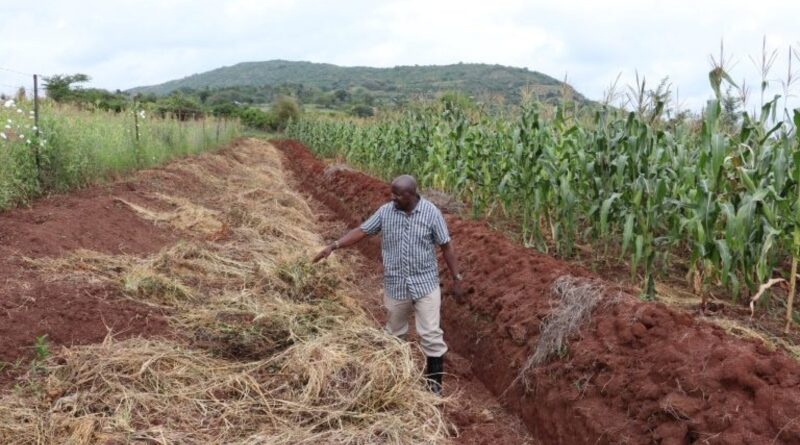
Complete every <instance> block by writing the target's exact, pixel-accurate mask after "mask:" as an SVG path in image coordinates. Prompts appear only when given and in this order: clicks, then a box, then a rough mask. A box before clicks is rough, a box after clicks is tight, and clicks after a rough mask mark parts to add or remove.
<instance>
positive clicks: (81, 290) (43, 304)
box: [0, 183, 173, 382]
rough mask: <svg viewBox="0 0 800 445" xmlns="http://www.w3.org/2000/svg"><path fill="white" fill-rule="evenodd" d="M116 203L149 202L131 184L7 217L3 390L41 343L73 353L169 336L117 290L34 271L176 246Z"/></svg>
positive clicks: (1, 269)
mask: <svg viewBox="0 0 800 445" xmlns="http://www.w3.org/2000/svg"><path fill="white" fill-rule="evenodd" d="M115 197H122V198H124V199H128V200H131V201H134V202H141V201H142V200H143V199H144V198H142V197H141V194H140V193H138V192H137V191H136V187H135V185H134V184H132V183H127V184H116V185H113V186H108V187H102V186H95V187H91V188H88V189H85V190H82V191H79V192H76V193H73V194H69V195H60V196H54V197H51V198H47V199H42V200H40V201H38V202H36V203H34V204H33V205H32V206H31V207H29V208H21V209H15V210H11V211H7V212H2V213H0V309H2V310H0V362H4V363H5V365H4V366H3V368H4V369H3V370H2V371H0V382H7V381H8V380H9V379H10V378H11V377H12V376H13V375H14V374H16V373H15V372H14V371H15V369H14V368H15V366H14V364H15V363H16V362H17V361H18V360H22V361H23V362H24V361H26V360H27V359H29V358H30V357H32V355H33V352H34V349H33V344H34V341H35V339H36V337H38V336H43V335H45V334H46V335H47V340H48V342H49V343H50V344H51V345H71V344H87V343H94V342H98V341H102V340H103V338H105V337H106V335H108V334H109V333H110V332H113V333H114V334H115V335H117V336H118V337H119V338H125V337H128V336H135V335H139V334H142V333H145V334H149V335H160V334H164V333H165V332H166V331H167V330H168V327H167V322H166V319H165V317H163V314H162V313H161V311H158V310H154V309H152V308H151V307H148V306H145V305H142V304H138V303H134V302H132V301H130V300H127V299H124V298H123V297H122V296H121V295H120V290H119V289H118V286H112V285H109V284H107V283H88V282H80V281H73V280H67V279H63V278H57V277H51V276H48V275H47V274H43V273H42V272H41V271H39V270H35V269H34V268H33V267H32V266H31V264H30V263H29V260H30V259H38V258H48V257H60V256H62V255H64V254H67V253H69V252H72V251H75V250H77V249H89V250H94V251H98V252H103V253H108V254H120V253H126V254H132V255H145V254H148V253H152V252H156V251H157V250H158V249H159V248H161V247H162V246H163V245H165V244H168V243H170V242H172V240H173V235H172V233H170V232H169V231H167V230H165V229H162V228H159V227H156V226H155V225H153V224H152V223H151V222H148V221H145V220H143V219H141V218H139V217H137V216H136V215H135V214H134V212H133V211H132V210H131V209H130V208H129V207H128V206H125V205H123V204H121V203H119V202H118V201H115ZM16 368H19V367H16Z"/></svg>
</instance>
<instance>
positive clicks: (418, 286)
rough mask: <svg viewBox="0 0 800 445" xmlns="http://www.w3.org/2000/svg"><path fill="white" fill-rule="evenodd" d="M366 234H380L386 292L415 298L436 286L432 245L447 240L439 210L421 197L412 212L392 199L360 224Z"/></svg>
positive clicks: (436, 278) (447, 235)
mask: <svg viewBox="0 0 800 445" xmlns="http://www.w3.org/2000/svg"><path fill="white" fill-rule="evenodd" d="M361 230H363V231H364V232H365V233H367V234H368V235H376V234H378V233H381V236H382V239H381V253H382V255H383V276H384V287H385V289H386V294H387V295H388V296H389V297H391V298H394V299H396V300H406V299H409V298H411V299H414V300H416V299H418V298H422V297H424V296H425V295H428V294H429V293H431V292H432V291H433V290H434V289H435V288H436V287H438V286H439V265H438V263H437V262H436V251H435V246H441V245H444V244H447V243H449V242H450V234H449V233H448V231H447V224H446V223H445V221H444V217H443V216H442V212H441V211H439V209H438V208H436V206H435V205H434V204H433V203H431V202H430V201H428V200H427V199H425V198H420V200H419V201H418V202H417V206H416V207H415V208H414V210H412V211H411V214H410V215H409V214H407V213H406V212H404V211H402V210H400V209H398V208H396V207H395V205H394V203H393V202H389V203H386V204H384V205H383V206H381V207H380V208H379V209H378V210H377V211H376V212H375V213H374V214H373V215H372V216H371V217H370V218H369V219H368V220H366V221H365V222H364V224H362V225H361Z"/></svg>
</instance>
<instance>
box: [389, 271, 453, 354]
mask: <svg viewBox="0 0 800 445" xmlns="http://www.w3.org/2000/svg"><path fill="white" fill-rule="evenodd" d="M383 304H384V306H385V307H386V311H387V313H388V320H387V321H386V328H385V329H386V332H387V333H388V334H389V335H394V336H397V337H402V336H404V335H405V334H406V333H407V332H408V317H409V316H410V315H411V311H412V310H413V311H414V318H415V320H416V327H417V335H419V338H420V346H421V347H422V352H424V353H425V356H426V357H441V356H443V355H444V353H445V352H447V345H446V344H445V342H444V332H443V331H442V328H441V327H440V326H439V321H440V309H441V307H442V293H441V291H440V290H439V286H436V289H434V290H433V291H432V292H431V293H429V294H428V295H425V296H424V297H422V298H419V299H417V300H412V299H410V298H409V299H407V300H395V299H394V298H392V297H390V296H388V295H384V296H383Z"/></svg>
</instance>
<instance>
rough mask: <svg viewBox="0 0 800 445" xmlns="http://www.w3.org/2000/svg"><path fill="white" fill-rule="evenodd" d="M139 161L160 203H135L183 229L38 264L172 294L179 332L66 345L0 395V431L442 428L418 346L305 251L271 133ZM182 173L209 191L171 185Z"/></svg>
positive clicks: (231, 439)
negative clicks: (117, 252)
mask: <svg viewBox="0 0 800 445" xmlns="http://www.w3.org/2000/svg"><path fill="white" fill-rule="evenodd" d="M145 175H149V177H148V178H147V180H148V181H149V182H150V183H153V184H159V183H162V184H163V187H164V191H163V193H161V194H158V195H154V197H157V198H159V199H160V200H161V201H162V202H163V203H165V205H164V206H160V208H161V209H160V210H159V209H152V208H145V207H143V206H140V205H136V204H133V203H127V204H128V205H130V206H131V208H132V209H134V210H135V211H137V212H138V213H139V214H140V215H142V216H143V217H145V218H149V219H151V220H153V221H156V222H157V223H159V224H170V225H171V226H173V227H174V228H175V230H178V231H180V232H181V233H183V234H184V235H185V236H184V238H185V241H183V242H181V243H178V244H176V245H174V246H169V247H167V248H165V249H164V250H162V251H161V252H159V253H158V254H156V255H153V256H151V257H149V258H137V257H129V256H109V255H103V254H99V253H97V252H89V251H76V252H74V253H73V254H72V255H71V256H69V257H66V258H60V259H55V260H31V263H32V264H33V265H34V266H36V267H39V268H42V269H46V270H48V271H50V272H52V273H53V274H54V275H59V276H62V277H63V276H65V275H66V276H69V277H70V278H71V279H75V280H101V281H108V282H113V283H116V284H117V285H118V286H119V288H120V289H121V291H122V292H124V294H125V295H126V296H127V297H128V298H131V299H135V300H137V301H141V302H143V303H146V304H151V305H156V306H159V307H166V308H169V309H170V313H171V314H172V315H171V317H172V320H171V321H172V323H173V325H174V327H175V330H176V331H177V332H178V333H180V334H181V335H180V336H178V338H177V339H141V338H140V339H130V340H125V341H117V340H115V339H114V338H113V337H109V338H107V339H106V341H105V342H104V343H102V344H96V345H90V346H81V347H71V348H64V349H63V350H62V351H60V352H59V353H57V354H55V355H54V356H52V357H50V358H49V359H48V360H47V361H46V362H45V363H44V365H43V366H38V367H37V368H36V370H35V371H33V370H32V371H31V372H30V373H29V374H28V375H27V376H26V377H25V379H24V380H22V381H21V384H20V386H19V388H20V389H18V390H17V391H15V392H13V393H11V394H6V395H4V396H3V397H2V399H0V443H24V444H43V443H72V444H88V443H130V442H142V443H158V444H172V443H176V444H177V443H181V444H194V443H198V444H199V443H203V444H218V443H239V444H256V443H259V444H260V443H269V444H300V443H308V444H312V443H313V444H326V443H330V444H333V443H336V444H339V443H354V444H358V443H398V444H399V443H415V444H418V443H444V442H447V436H448V429H449V428H451V426H450V425H448V424H446V422H445V421H444V418H443V415H442V413H441V410H440V407H441V404H442V401H441V400H440V399H438V398H437V397H434V396H432V395H431V394H429V393H428V391H427V390H426V388H425V385H424V384H423V381H422V377H421V370H420V369H419V368H418V367H417V365H416V364H415V361H414V354H415V353H416V352H415V351H414V350H413V349H412V348H411V346H410V345H409V344H407V343H403V342H400V341H398V340H396V339H394V338H391V337H388V336H386V335H385V334H384V333H383V332H381V331H380V330H378V329H376V328H374V327H372V323H371V321H370V320H369V319H368V318H367V317H366V316H365V314H364V313H363V312H362V311H361V310H360V309H359V308H358V306H357V304H355V303H354V302H352V300H350V299H349V297H348V296H347V294H348V292H349V290H350V285H349V284H348V280H347V278H348V276H349V273H350V272H349V271H348V269H347V267H345V266H344V265H342V264H341V263H338V262H337V261H335V260H334V261H331V262H327V263H325V264H322V265H313V266H312V265H310V264H309V263H308V260H307V259H308V258H309V257H310V256H311V254H312V253H313V252H315V251H317V250H318V249H319V248H320V247H321V239H320V238H319V236H318V235H316V233H315V223H314V217H313V214H312V212H311V210H310V209H309V207H308V205H307V204H306V202H305V201H304V200H303V199H302V198H301V197H300V196H299V195H297V194H296V193H294V192H293V191H291V190H290V189H289V187H288V185H287V183H286V178H285V177H284V176H283V172H282V169H281V165H280V158H279V156H278V154H277V152H276V151H275V150H274V148H272V147H271V146H269V145H267V144H264V143H259V142H255V141H247V142H245V143H244V144H243V145H242V146H240V147H237V149H236V151H235V152H228V153H221V154H216V155H206V156H203V157H201V158H198V159H195V160H192V161H180V162H179V163H176V164H173V166H171V167H170V168H169V169H168V170H163V171H162V170H156V171H150V172H146V173H145ZM176 176H177V177H191V178H193V180H195V181H197V182H199V183H200V185H201V187H202V188H203V190H204V193H201V194H200V195H201V196H205V197H207V198H206V199H204V200H198V199H197V198H192V197H188V196H171V195H169V194H167V193H166V192H167V190H169V188H170V181H169V178H174V177H176ZM159 180H161V182H159ZM195 185H196V184H195ZM164 209H167V210H164Z"/></svg>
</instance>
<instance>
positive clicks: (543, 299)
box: [276, 140, 800, 444]
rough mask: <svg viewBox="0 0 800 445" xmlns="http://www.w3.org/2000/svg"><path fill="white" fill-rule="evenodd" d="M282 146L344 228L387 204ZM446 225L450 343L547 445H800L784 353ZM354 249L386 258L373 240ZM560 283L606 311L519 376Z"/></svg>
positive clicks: (795, 385)
mask: <svg viewBox="0 0 800 445" xmlns="http://www.w3.org/2000/svg"><path fill="white" fill-rule="evenodd" d="M276 145H277V146H278V147H279V148H280V149H281V150H282V151H283V152H284V153H285V154H286V159H287V161H288V166H289V167H291V169H292V170H293V171H294V172H295V175H296V177H297V178H298V180H300V181H301V186H302V188H303V190H305V191H306V192H307V193H309V194H311V195H312V196H314V197H315V198H316V199H318V200H319V201H321V202H323V203H324V204H325V205H326V206H328V208H330V209H331V211H332V212H333V213H334V214H335V215H337V216H338V218H339V220H341V221H342V222H344V224H345V225H346V226H347V227H354V226H356V225H357V224H359V223H360V222H361V221H363V220H364V219H365V218H367V217H368V216H369V215H370V214H371V213H372V212H373V211H374V210H375V209H377V207H378V206H380V205H381V204H383V203H385V202H386V201H387V200H388V196H389V187H388V185H387V184H386V183H384V182H382V181H380V180H377V179H375V178H372V177H369V176H367V175H364V174H363V173H359V172H357V171H352V170H347V169H326V164H325V163H324V162H323V161H321V160H318V159H316V158H315V157H314V156H313V155H312V154H311V152H310V151H309V150H308V149H307V148H306V147H305V146H303V145H302V144H300V143H298V142H296V141H291V140H282V141H277V142H276ZM446 218H447V222H448V226H449V228H450V231H451V234H452V235H453V239H454V241H453V242H454V244H455V248H456V252H457V253H458V255H459V256H460V259H461V262H462V267H463V268H464V270H465V273H466V279H465V286H466V287H467V288H468V291H469V294H470V297H469V301H468V303H466V304H463V305H458V304H456V303H455V302H454V301H453V299H452V298H448V292H447V291H448V289H447V286H448V285H449V280H448V279H446V278H443V279H442V281H443V283H444V286H445V293H444V298H443V309H442V316H443V327H444V329H445V335H446V340H447V341H448V343H449V345H450V347H451V350H453V351H455V352H456V353H458V354H460V356H461V357H463V358H464V359H465V360H466V362H468V363H470V364H471V366H470V369H471V373H472V374H474V375H475V376H476V377H477V378H479V379H480V380H481V381H482V382H483V383H484V384H485V385H486V387H487V388H489V389H490V390H491V391H492V392H493V393H494V394H495V395H496V396H498V398H500V399H501V400H502V401H503V402H504V403H505V404H506V406H507V407H508V408H509V409H510V410H512V411H513V412H515V413H517V414H519V415H520V416H521V418H522V419H523V421H524V422H525V424H526V425H527V427H528V429H529V431H530V432H531V433H532V435H533V436H535V437H536V438H537V439H538V440H541V441H542V443H548V444H551V443H552V444H612V443H629V444H648V443H653V444H689V443H704V444H705V443H708V444H777V443H781V444H800V404H798V403H797V401H798V400H800V364H799V363H798V362H796V361H795V360H793V359H791V358H789V357H788V356H787V355H786V354H785V353H783V352H781V351H772V350H769V349H768V348H767V347H766V346H764V345H763V344H762V343H760V342H757V341H755V340H746V339H741V338H736V337H733V336H731V335H728V334H726V333H725V332H724V330H723V329H721V328H720V327H718V326H715V325H712V324H710V323H707V322H704V321H701V320H697V319H695V318H693V317H692V316H691V315H689V314H686V313H683V312H679V311H677V310H675V309H672V308H669V307H667V306H665V305H663V304H661V303H646V302H642V301H639V300H638V299H636V298H634V297H632V296H630V295H627V294H626V293H625V292H624V291H623V290H622V289H620V288H619V287H617V286H614V285H612V284H610V283H605V282H603V280H601V279H599V278H597V277H594V276H592V274H590V273H588V272H587V271H585V270H582V269H580V268H577V267H574V266H570V265H568V264H565V263H563V262H560V261H557V260H554V259H552V258H550V257H547V256H545V255H541V254H538V253H536V252H534V251H532V250H530V249H526V248H524V247H523V246H520V245H517V244H514V243H512V242H510V241H509V240H508V239H506V238H505V237H504V236H502V235H501V234H498V233H496V232H494V231H493V230H491V229H490V228H489V227H488V226H487V225H486V224H485V222H481V221H475V220H465V219H461V218H459V217H458V216H455V215H451V214H446ZM359 250H360V251H361V252H362V253H363V254H364V255H365V256H366V257H367V258H369V259H371V260H372V261H379V259H380V245H379V240H378V239H371V240H368V241H367V242H364V243H361V245H360V246H359ZM442 270H444V267H443V265H442ZM564 277H567V278H569V277H572V278H570V279H571V280H572V282H578V283H580V282H584V283H592V285H593V286H594V287H595V288H599V289H600V290H599V291H597V292H598V295H597V299H598V300H600V303H599V304H597V306H596V308H595V309H594V312H593V313H592V314H591V318H590V319H589V320H588V321H587V322H586V323H585V324H584V325H583V326H582V327H581V328H580V330H579V333H578V335H573V336H572V337H570V339H571V341H570V342H569V343H568V345H567V346H566V347H563V348H561V349H559V350H558V351H556V352H557V354H555V356H554V357H550V358H548V359H547V360H544V361H543V362H542V363H539V364H538V365H537V366H533V367H531V368H529V369H528V371H527V372H524V373H522V369H523V368H524V367H525V365H526V363H528V360H529V358H530V357H531V355H532V354H533V353H534V351H535V350H536V348H537V346H538V345H539V341H540V339H541V337H542V330H543V328H544V327H545V326H546V323H547V321H548V320H552V318H548V317H552V316H554V315H557V314H558V309H559V303H560V301H559V299H558V297H557V296H556V295H555V293H554V291H553V286H554V284H555V283H558V282H564V281H563V278H564ZM453 367H458V365H457V364H451V365H450V368H453ZM520 377H524V378H520Z"/></svg>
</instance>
